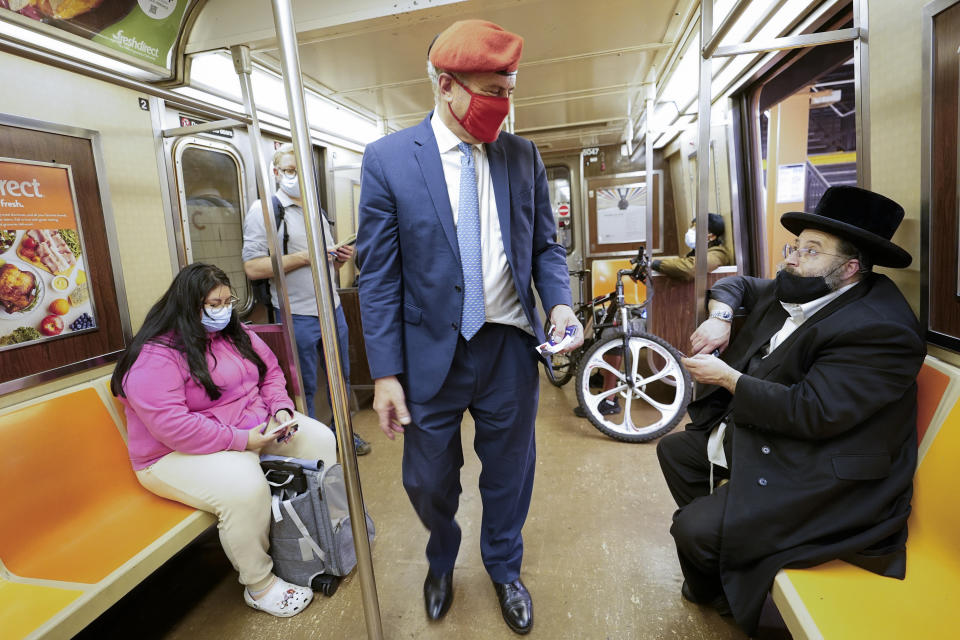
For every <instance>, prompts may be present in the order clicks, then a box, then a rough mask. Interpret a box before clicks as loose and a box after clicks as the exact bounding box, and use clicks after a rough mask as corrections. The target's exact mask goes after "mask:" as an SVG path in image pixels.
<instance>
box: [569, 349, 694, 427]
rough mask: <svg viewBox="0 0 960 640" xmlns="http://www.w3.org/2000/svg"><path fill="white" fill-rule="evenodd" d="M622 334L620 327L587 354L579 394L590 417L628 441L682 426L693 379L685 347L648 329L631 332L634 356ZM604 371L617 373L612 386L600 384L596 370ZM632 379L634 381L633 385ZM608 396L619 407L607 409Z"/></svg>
mask: <svg viewBox="0 0 960 640" xmlns="http://www.w3.org/2000/svg"><path fill="white" fill-rule="evenodd" d="M623 338H624V335H623V333H622V332H619V331H618V332H616V333H615V334H612V335H609V336H608V337H606V338H605V339H602V340H600V341H598V342H597V343H596V344H594V345H593V346H592V347H590V349H589V350H587V352H586V353H585V354H584V355H583V357H582V358H581V361H580V367H579V370H578V371H577V399H578V400H579V401H580V406H581V407H583V409H584V411H585V412H586V414H587V418H588V419H589V420H590V423H591V424H592V425H593V426H594V427H596V428H597V429H598V430H599V431H600V432H601V433H603V434H604V435H607V436H609V437H611V438H613V439H614V440H620V441H623V442H646V441H648V440H653V439H654V438H658V437H660V436H662V435H663V434H665V433H667V432H669V431H670V430H671V429H673V428H674V427H675V426H677V424H678V423H679V422H680V420H681V419H682V418H683V414H684V411H685V410H686V408H687V403H689V402H690V394H691V392H692V389H693V384H692V382H691V380H690V374H689V373H687V371H686V369H684V368H683V365H681V364H680V357H681V356H680V353H679V352H678V351H677V350H676V349H674V348H673V347H672V346H671V345H670V344H668V343H667V342H666V341H664V340H663V339H661V338H658V337H657V336H654V335H650V334H648V333H641V334H634V335H631V336H630V338H629V341H628V353H627V355H628V356H629V357H624V350H623V346H624V340H623ZM628 363H629V365H628ZM628 366H629V373H627V371H626V370H627V368H628ZM603 372H608V374H612V375H613V377H614V381H613V386H612V388H610V389H604V388H603V387H604V385H603V384H602V383H601V384H597V378H598V376H596V375H595V374H597V373H603ZM599 377H600V378H602V377H603V376H599ZM607 377H608V378H609V375H608V376H607ZM591 378H593V380H592V381H591ZM628 380H632V381H633V385H632V388H631V385H630V384H628ZM608 398H612V399H613V400H615V401H616V402H617V408H618V411H617V412H616V413H609V414H607V415H604V414H603V413H601V412H600V406H599V405H600V402H601V401H602V400H606V399H608ZM621 399H622V402H621Z"/></svg>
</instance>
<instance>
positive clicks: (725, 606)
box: [680, 580, 733, 617]
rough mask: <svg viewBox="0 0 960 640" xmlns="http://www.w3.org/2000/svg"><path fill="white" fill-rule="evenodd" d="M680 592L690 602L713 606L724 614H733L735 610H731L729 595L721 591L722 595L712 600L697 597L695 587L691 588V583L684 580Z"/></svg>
mask: <svg viewBox="0 0 960 640" xmlns="http://www.w3.org/2000/svg"><path fill="white" fill-rule="evenodd" d="M680 594H681V595H682V596H683V597H684V598H685V599H687V600H689V601H690V602H692V603H694V604H699V605H706V606H708V607H713V608H714V609H716V610H717V613H719V614H720V615H722V616H727V617H729V616H732V615H733V612H732V611H730V603H729V602H727V596H726V595H725V594H724V593H723V592H722V591H721V592H720V595H718V596H717V597H715V598H713V599H712V600H701V599H699V598H697V596H696V595H694V593H693V589H691V588H690V585H688V584H687V581H686V580H684V581H683V586H681V587H680Z"/></svg>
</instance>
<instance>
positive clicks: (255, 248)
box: [241, 189, 340, 317]
mask: <svg viewBox="0 0 960 640" xmlns="http://www.w3.org/2000/svg"><path fill="white" fill-rule="evenodd" d="M275 195H276V196H277V199H278V200H280V204H281V205H283V222H281V223H280V228H279V229H277V240H279V241H280V243H281V247H282V246H283V245H282V243H283V229H284V227H286V229H287V234H288V235H289V236H290V239H289V242H288V244H287V253H288V254H290V253H296V252H297V251H306V250H307V226H306V223H305V222H304V220H303V209H302V208H301V207H300V205H298V204H294V202H293V200H292V199H291V198H290V196H288V195H287V194H286V193H284V191H283V190H282V189H278V190H277V192H276V194H275ZM270 219H271V220H273V219H274V217H273V214H272V213H271V215H270ZM320 219H321V220H322V221H323V233H324V235H325V237H326V240H327V251H331V250H333V248H334V247H335V246H336V243H335V242H334V241H333V232H332V231H331V230H330V223H329V222H328V221H327V219H326V217H324V216H323V215H321V216H320ZM281 250H282V249H281ZM269 255H270V250H269V247H268V245H267V231H266V229H265V228H264V226H263V209H261V208H260V201H259V200H256V201H254V203H253V204H252V205H250V209H249V210H248V211H247V216H246V217H245V218H244V219H243V250H242V253H241V259H242V260H243V261H244V262H246V261H247V260H253V259H254V258H262V257H265V256H269ZM326 255H327V254H326V252H324V257H326ZM328 266H329V269H330V279H331V281H332V282H333V306H334V307H339V306H340V296H339V294H337V272H336V269H335V268H334V266H333V263H332V262H331V261H329V260H328ZM283 281H284V283H286V285H287V297H288V298H289V300H290V313H292V314H294V315H298V316H314V317H316V315H317V294H316V292H315V291H314V289H313V271H312V270H311V269H310V267H309V266H307V267H300V268H299V269H294V270H293V271H288V272H287V273H286V274H284V278H283ZM270 282H271V286H270V298H271V300H272V301H273V306H274V307H277V308H279V307H280V302H279V300H278V299H277V286H276V284H274V283H275V282H276V281H275V280H274V279H273V278H271V279H270Z"/></svg>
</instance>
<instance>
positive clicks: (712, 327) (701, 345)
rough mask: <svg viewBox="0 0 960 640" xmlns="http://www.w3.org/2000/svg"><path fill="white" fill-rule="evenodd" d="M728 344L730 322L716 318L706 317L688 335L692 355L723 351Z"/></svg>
mask: <svg viewBox="0 0 960 640" xmlns="http://www.w3.org/2000/svg"><path fill="white" fill-rule="evenodd" d="M728 344H730V323H729V322H727V321H725V320H720V319H718V318H707V319H706V320H704V321H703V324H701V325H700V326H699V327H697V330H696V331H694V332H693V335H691V336H690V349H691V353H692V354H693V355H697V354H699V353H708V354H709V353H713V352H714V351H717V350H719V351H720V352H721V353H723V352H724V351H725V350H726V348H727V345H728Z"/></svg>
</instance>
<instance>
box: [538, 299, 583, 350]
mask: <svg viewBox="0 0 960 640" xmlns="http://www.w3.org/2000/svg"><path fill="white" fill-rule="evenodd" d="M550 324H552V325H553V333H552V334H551V335H549V336H547V338H553V341H554V342H560V341H561V340H563V335H564V333H566V331H567V327H576V328H577V331H576V333H574V334H573V342H572V343H570V344H569V345H568V346H567V348H566V349H564V350H563V351H558V352H557V353H570V352H571V351H573V350H574V349H577V348H579V347H580V346H582V345H583V325H581V324H580V321H579V320H577V316H576V314H574V313H573V309H571V308H570V307H568V306H567V305H565V304H558V305H557V306H555V307H554V308H553V309H551V310H550Z"/></svg>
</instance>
